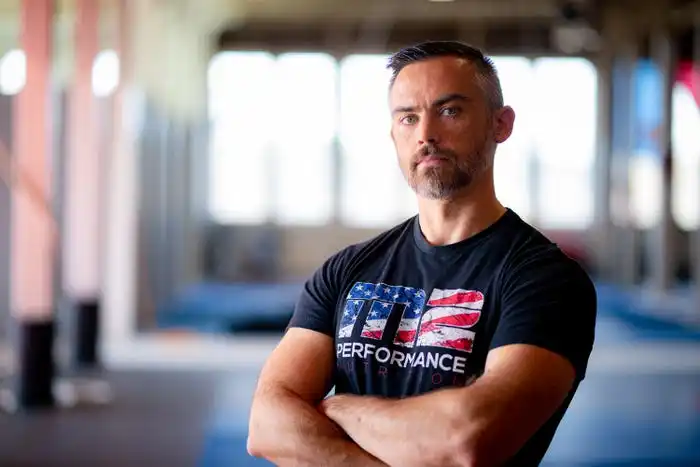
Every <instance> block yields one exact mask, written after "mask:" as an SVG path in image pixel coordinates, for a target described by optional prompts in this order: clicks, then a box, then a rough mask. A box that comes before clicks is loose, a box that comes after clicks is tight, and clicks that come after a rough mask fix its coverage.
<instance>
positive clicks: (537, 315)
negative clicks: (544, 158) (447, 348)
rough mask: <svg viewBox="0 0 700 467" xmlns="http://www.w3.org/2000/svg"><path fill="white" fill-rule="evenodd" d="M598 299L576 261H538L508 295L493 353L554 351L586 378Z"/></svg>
mask: <svg viewBox="0 0 700 467" xmlns="http://www.w3.org/2000/svg"><path fill="white" fill-rule="evenodd" d="M596 309H597V298H596V291H595V288H594V286H593V283H592V282H591V281H590V279H589V278H588V277H587V276H586V275H585V273H584V272H583V270H581V269H580V267H579V266H578V265H576V264H574V263H573V261H570V260H562V257H561V256H558V255H553V257H552V258H550V257H546V256H545V257H541V258H536V259H534V260H532V262H530V263H529V264H526V265H525V266H523V267H521V268H519V269H518V270H516V271H515V272H514V273H513V274H512V275H511V278H510V280H509V281H508V283H507V284H506V285H505V287H504V290H503V296H502V298H501V313H500V317H499V320H498V323H497V325H496V330H495V334H494V336H493V338H492V340H491V345H490V348H491V350H495V349H497V348H499V347H503V346H507V345H514V344H525V345H531V346H536V347H539V348H541V349H545V350H549V351H550V352H553V353H556V354H558V355H560V356H561V357H563V358H565V359H567V360H568V361H569V362H571V364H572V365H573V366H574V368H575V370H576V376H577V379H578V380H582V379H583V378H584V377H585V374H586V368H587V365H588V359H589V357H590V353H591V350H592V348H593V342H594V339H595V324H596V312H597V310H596Z"/></svg>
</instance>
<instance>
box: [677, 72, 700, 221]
mask: <svg viewBox="0 0 700 467" xmlns="http://www.w3.org/2000/svg"><path fill="white" fill-rule="evenodd" d="M672 121H673V124H672V125H673V126H672V129H671V132H672V147H673V153H674V159H673V191H672V193H671V206H672V214H673V218H674V219H675V221H676V223H677V224H678V226H679V227H680V228H682V229H685V230H695V229H698V228H700V132H699V131H698V129H700V108H698V104H697V102H696V101H695V98H694V97H693V95H692V93H691V91H690V89H688V87H687V86H686V85H684V84H676V85H675V87H674V88H673V120H672Z"/></svg>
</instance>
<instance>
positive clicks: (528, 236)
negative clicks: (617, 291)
mask: <svg viewBox="0 0 700 467" xmlns="http://www.w3.org/2000/svg"><path fill="white" fill-rule="evenodd" d="M505 266H506V267H505V270H504V272H505V274H506V279H507V280H511V281H512V280H518V281H527V282H547V281H551V280H552V279H554V278H556V279H558V280H557V282H567V283H570V284H572V285H574V284H576V285H578V286H580V287H583V288H587V289H590V290H591V291H592V290H593V289H594V286H593V281H592V280H591V278H590V276H589V274H588V272H587V271H586V270H585V269H584V267H583V266H582V265H581V264H580V263H579V261H577V260H576V259H574V258H572V257H571V256H569V255H568V254H567V253H566V252H565V251H564V249H562V247H561V246H560V245H559V244H557V243H556V242H555V241H553V240H552V239H551V238H550V237H548V236H547V235H546V234H544V233H543V232H541V231H540V230H539V229H537V228H536V227H534V226H532V225H531V224H529V223H527V222H525V221H522V220H521V221H520V227H519V229H518V233H517V235H516V237H515V241H514V244H513V248H512V250H511V252H510V254H509V255H508V259H507V261H506V265H505Z"/></svg>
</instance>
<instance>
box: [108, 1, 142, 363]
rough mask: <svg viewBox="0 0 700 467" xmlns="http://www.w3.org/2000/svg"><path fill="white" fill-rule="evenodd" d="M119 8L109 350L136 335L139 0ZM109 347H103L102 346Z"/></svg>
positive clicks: (110, 194) (110, 170) (110, 195)
mask: <svg viewBox="0 0 700 467" xmlns="http://www.w3.org/2000/svg"><path fill="white" fill-rule="evenodd" d="M114 2H115V4H116V8H115V10H116V11H117V16H118V19H117V23H118V27H117V42H118V45H117V47H116V49H117V50H116V51H117V53H118V55H119V67H120V68H119V77H120V79H119V86H118V87H117V89H116V92H115V94H114V98H113V119H112V123H113V130H112V138H113V145H112V148H111V153H110V155H109V157H108V158H107V160H106V161H105V175H106V188H105V189H104V193H105V198H106V199H105V209H106V213H105V214H106V215H105V216H104V218H103V219H104V223H105V229H104V231H105V238H104V245H103V246H104V256H103V258H104V269H103V271H102V274H103V287H102V306H103V312H102V318H103V319H102V321H101V322H100V333H101V335H102V336H103V338H102V342H103V343H104V344H105V345H106V346H107V350H108V351H112V350H115V349H116V348H117V347H119V346H122V345H123V344H124V343H125V342H126V341H127V340H128V339H130V338H131V337H132V335H133V331H134V318H135V316H134V310H135V308H136V303H137V301H136V277H137V262H136V261H137V241H138V236H137V200H138V196H139V193H138V184H137V180H138V171H137V168H138V164H137V159H136V132H137V125H138V121H137V116H138V110H139V109H138V107H137V105H138V102H137V101H136V99H135V97H136V96H135V95H134V94H133V91H132V89H131V86H132V78H133V74H132V64H133V55H132V50H133V47H132V42H131V31H132V15H131V11H130V7H132V6H135V5H136V4H137V3H138V2H133V1H131V0H114ZM103 348H104V347H103Z"/></svg>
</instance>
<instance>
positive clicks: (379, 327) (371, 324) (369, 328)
mask: <svg viewBox="0 0 700 467" xmlns="http://www.w3.org/2000/svg"><path fill="white" fill-rule="evenodd" d="M393 307H394V304H393V303H389V302H380V301H376V302H372V308H370V310H369V314H368V315H367V319H366V320H365V326H364V327H363V328H362V334H361V336H362V337H367V338H369V339H381V338H382V335H383V334H384V328H385V327H386V320H387V319H388V318H389V313H391V309H392V308H393Z"/></svg>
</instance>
